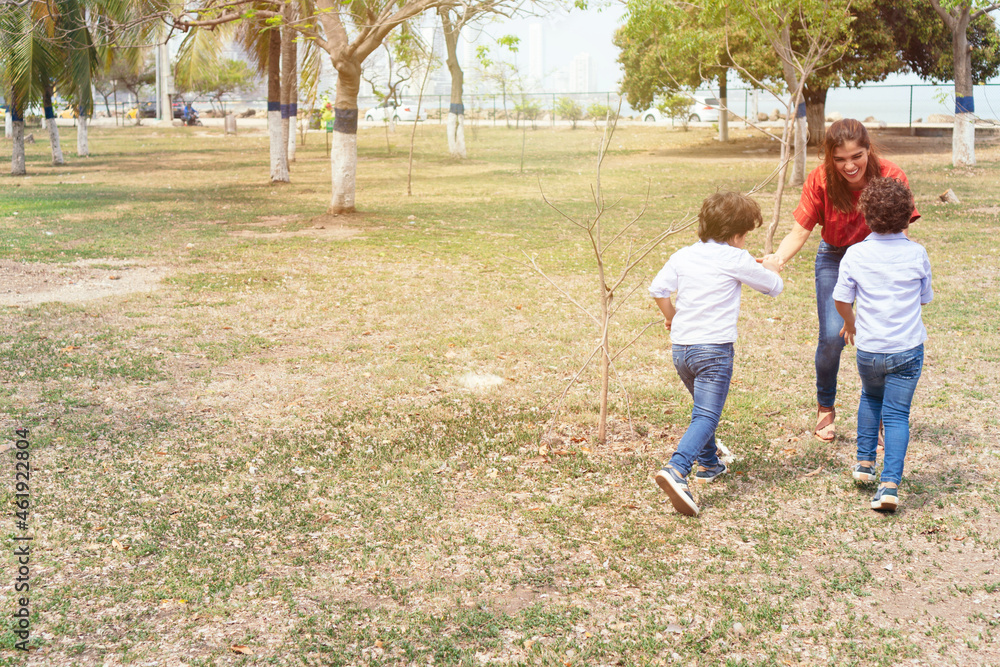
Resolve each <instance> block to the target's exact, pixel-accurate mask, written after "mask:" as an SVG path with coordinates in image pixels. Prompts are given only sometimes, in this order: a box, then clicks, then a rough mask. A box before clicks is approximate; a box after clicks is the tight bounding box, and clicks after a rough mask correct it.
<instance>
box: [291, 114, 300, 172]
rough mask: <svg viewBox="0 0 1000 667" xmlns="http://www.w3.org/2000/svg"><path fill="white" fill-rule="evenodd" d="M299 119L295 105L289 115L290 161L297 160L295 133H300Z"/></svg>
mask: <svg viewBox="0 0 1000 667" xmlns="http://www.w3.org/2000/svg"><path fill="white" fill-rule="evenodd" d="M298 127H299V119H298V116H296V115H295V111H294V107H293V111H292V115H290V116H289V117H288V162H289V164H291V163H292V162H295V135H296V134H297V133H298Z"/></svg>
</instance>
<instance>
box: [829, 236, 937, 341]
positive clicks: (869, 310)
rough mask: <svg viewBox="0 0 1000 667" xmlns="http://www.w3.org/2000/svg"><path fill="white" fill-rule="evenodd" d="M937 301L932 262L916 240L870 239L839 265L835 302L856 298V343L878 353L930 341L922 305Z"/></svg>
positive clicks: (854, 249) (855, 247)
mask: <svg viewBox="0 0 1000 667" xmlns="http://www.w3.org/2000/svg"><path fill="white" fill-rule="evenodd" d="M933 298H934V290H933V289H931V260H930V259H929V258H928V257H927V251H926V250H925V249H924V247H923V246H922V245H920V244H919V243H917V242H916V241H911V240H910V239H908V238H906V235H905V234H903V233H902V232H899V233H898V234H874V233H873V234H870V235H869V236H868V238H866V239H865V240H864V241H862V242H861V243H857V244H855V245H852V246H851V247H850V248H848V249H847V252H846V253H844V258H843V259H842V260H840V274H839V276H838V279H837V286H836V287H834V288H833V299H834V300H835V301H841V302H843V303H854V301H855V299H857V309H858V310H857V315H856V319H857V322H856V326H855V328H856V330H857V332H856V333H855V335H854V342H855V344H856V345H857V346H858V349H859V350H864V351H865V352H871V353H875V354H880V353H886V354H890V353H893V352H904V351H906V350H910V349H913V348H915V347H916V346H917V345H920V344H921V343H923V342H924V341H925V340H927V329H926V328H925V327H924V322H923V320H922V319H921V317H920V310H921V309H920V304H923V303H930V302H931V299H933Z"/></svg>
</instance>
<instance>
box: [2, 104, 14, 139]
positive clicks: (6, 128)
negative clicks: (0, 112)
mask: <svg viewBox="0 0 1000 667" xmlns="http://www.w3.org/2000/svg"><path fill="white" fill-rule="evenodd" d="M13 134H14V120H13V118H12V117H11V115H10V112H9V111H8V112H7V115H6V117H5V118H4V121H3V136H4V139H9V138H10V137H11V136H12V135H13Z"/></svg>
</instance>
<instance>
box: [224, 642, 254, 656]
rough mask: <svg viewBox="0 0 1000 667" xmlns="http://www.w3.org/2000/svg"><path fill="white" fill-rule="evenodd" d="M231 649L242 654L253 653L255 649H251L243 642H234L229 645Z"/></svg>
mask: <svg viewBox="0 0 1000 667" xmlns="http://www.w3.org/2000/svg"><path fill="white" fill-rule="evenodd" d="M229 650H230V651H232V652H233V653H239V654H241V655H253V651H251V650H250V647H248V646H243V645H241V644H233V645H232V646H230V647H229Z"/></svg>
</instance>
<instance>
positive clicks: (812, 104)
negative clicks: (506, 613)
mask: <svg viewBox="0 0 1000 667" xmlns="http://www.w3.org/2000/svg"><path fill="white" fill-rule="evenodd" d="M828 90H829V89H828V88H827V87H825V86H824V87H822V88H810V87H809V86H808V85H807V86H805V87H803V89H802V95H803V96H804V97H805V98H806V125H807V126H808V127H809V142H808V145H809V146H819V145H820V144H822V143H823V138H824V137H825V136H826V94H827V91H828Z"/></svg>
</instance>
